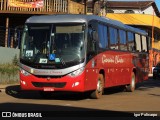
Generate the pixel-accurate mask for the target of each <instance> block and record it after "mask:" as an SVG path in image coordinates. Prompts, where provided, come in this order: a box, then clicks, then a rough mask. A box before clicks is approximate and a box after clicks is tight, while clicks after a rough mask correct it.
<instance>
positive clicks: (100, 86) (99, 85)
mask: <svg viewBox="0 0 160 120" xmlns="http://www.w3.org/2000/svg"><path fill="white" fill-rule="evenodd" d="M103 89H104V77H103V75H102V74H99V76H98V80H97V89H96V90H94V91H93V92H92V93H91V98H93V99H99V98H100V97H101V96H102V94H103Z"/></svg>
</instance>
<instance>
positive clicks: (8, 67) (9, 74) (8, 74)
mask: <svg viewBox="0 0 160 120" xmlns="http://www.w3.org/2000/svg"><path fill="white" fill-rule="evenodd" d="M18 72H19V67H18V66H16V65H13V64H0V83H15V82H18V78H17V77H16V76H18Z"/></svg>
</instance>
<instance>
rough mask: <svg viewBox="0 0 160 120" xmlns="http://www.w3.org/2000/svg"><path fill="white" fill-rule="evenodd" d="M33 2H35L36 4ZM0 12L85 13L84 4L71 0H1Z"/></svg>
mask: <svg viewBox="0 0 160 120" xmlns="http://www.w3.org/2000/svg"><path fill="white" fill-rule="evenodd" d="M37 1H41V2H42V3H41V4H39V3H37ZM31 3H34V5H33V4H31ZM40 5H41V6H40ZM0 12H1V13H25V14H58V13H63V14H66V13H72V14H79V13H81V14H83V13H84V5H82V4H80V3H77V2H73V1H71V0H0Z"/></svg>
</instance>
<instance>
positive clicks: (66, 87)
mask: <svg viewBox="0 0 160 120" xmlns="http://www.w3.org/2000/svg"><path fill="white" fill-rule="evenodd" d="M148 43H149V42H148V38H147V33H146V32H145V31H142V30H140V29H137V28H133V27H130V26H127V25H124V24H122V23H121V22H118V21H114V20H111V19H107V18H103V17H99V16H95V15H42V16H32V17H30V18H29V19H27V20H26V23H25V26H24V31H23V35H22V41H21V50H20V85H21V89H22V90H37V91H40V94H41V95H42V96H48V95H50V94H51V93H52V92H54V91H73V92H86V91H89V93H90V96H91V97H92V98H96V99H97V98H100V97H101V96H102V94H103V90H104V88H108V87H113V86H125V88H126V90H127V91H131V92H133V91H134V90H135V85H136V83H137V82H140V81H143V80H147V79H148V73H149V59H148V58H149V57H148V55H149V54H148V53H149V52H148V49H149V46H148Z"/></svg>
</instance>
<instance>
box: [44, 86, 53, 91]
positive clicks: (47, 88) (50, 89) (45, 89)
mask: <svg viewBox="0 0 160 120" xmlns="http://www.w3.org/2000/svg"><path fill="white" fill-rule="evenodd" d="M43 91H54V88H52V87H44V88H43Z"/></svg>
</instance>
